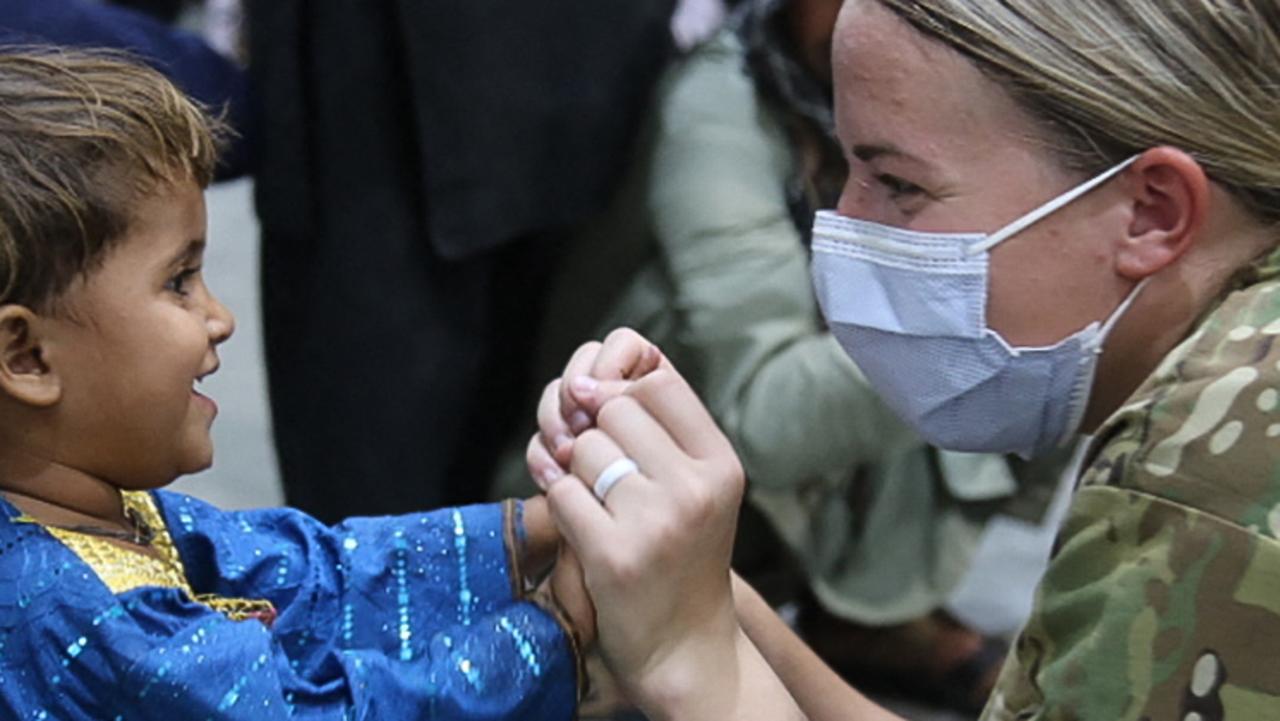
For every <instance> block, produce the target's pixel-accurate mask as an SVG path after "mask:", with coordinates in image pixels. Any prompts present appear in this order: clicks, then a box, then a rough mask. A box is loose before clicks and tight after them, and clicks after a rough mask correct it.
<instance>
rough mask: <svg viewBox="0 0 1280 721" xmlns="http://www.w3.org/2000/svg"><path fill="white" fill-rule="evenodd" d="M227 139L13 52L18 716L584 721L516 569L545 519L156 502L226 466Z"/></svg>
mask: <svg viewBox="0 0 1280 721" xmlns="http://www.w3.org/2000/svg"><path fill="white" fill-rule="evenodd" d="M216 134H217V123H216V121H211V120H210V119H209V118H207V117H206V116H205V115H204V114H203V113H202V112H201V111H200V109H198V108H197V107H196V106H195V105H193V104H192V102H191V101H190V100H188V99H187V98H186V97H184V96H183V95H182V94H181V93H179V92H178V91H177V90H175V89H174V88H173V86H171V85H170V84H169V83H168V82H167V81H166V80H164V79H163V78H162V77H161V76H160V75H159V74H157V73H156V72H154V71H152V70H149V69H147V68H145V67H142V66H139V65H137V64H134V63H132V62H129V61H127V60H125V59H122V58H121V57H119V56H114V55H108V54H102V53H83V52H62V51H52V50H43V51H41V50H21V51H9V52H3V53H0V511H2V513H0V718H5V719H63V720H66V719H121V720H123V721H136V720H140V719H165V720H166V721H170V720H172V719H207V718H218V719H283V718H304V719H396V720H399V719H418V718H433V719H434V718H440V719H463V718H465V719H516V718H519V719H562V718H563V719H567V718H571V717H573V715H574V713H575V706H576V703H575V702H576V683H575V682H576V678H577V673H578V670H577V658H576V650H575V648H574V644H573V643H572V641H571V639H570V635H569V633H568V632H567V627H565V628H562V626H561V625H560V622H559V621H558V620H557V618H558V617H557V616H553V615H552V614H549V613H548V612H546V611H544V610H543V609H542V608H541V607H540V606H538V605H536V604H534V603H532V602H530V601H528V600H525V598H524V594H523V586H524V582H523V577H522V575H521V573H520V570H519V569H520V566H521V563H522V562H524V561H527V560H529V559H530V556H531V555H539V554H540V553H541V552H545V551H546V549H547V548H549V547H552V546H554V541H546V540H539V539H540V538H542V537H543V536H546V535H549V534H548V533H546V532H544V530H543V529H544V527H546V526H547V521H546V517H545V514H544V513H543V512H542V508H541V506H536V507H535V506H533V505H530V506H529V508H528V509H527V513H526V514H524V515H525V516H526V517H525V518H524V520H522V510H521V507H520V506H519V505H517V504H515V503H508V504H506V505H503V506H477V507H470V508H458V509H445V510H442V511H439V512H436V513H428V514H421V515H411V516H402V517H391V518H363V519H352V520H350V521H348V522H346V523H344V524H341V525H339V526H336V527H333V528H326V527H323V526H321V525H320V524H319V523H317V522H316V521H314V520H313V519H311V518H309V517H307V516H305V515H303V514H301V513H298V512H295V511H290V510H263V511H251V512H237V513H231V512H223V511H219V510H217V509H215V508H212V507H210V506H208V505H206V504H204V503H201V502H199V501H197V500H194V499H191V498H187V497H184V496H180V495H177V494H173V493H167V492H165V491H159V490H155V489H157V488H160V487H161V486H164V485H165V484H167V483H169V482H170V481H172V480H173V479H174V478H175V477H177V476H179V475H181V474H184V473H191V472H193V471H198V470H200V469H202V468H205V467H207V466H208V465H209V464H210V462H211V460H212V447H211V444H210V437H209V428H210V424H211V423H212V421H213V418H214V415H215V414H216V412H217V406H216V405H215V403H214V402H213V400H211V399H209V398H207V397H206V396H204V395H202V394H201V393H199V392H198V391H196V390H195V389H194V387H193V386H194V385H195V384H198V383H199V382H200V380H201V379H203V378H204V377H206V376H208V375H209V374H211V373H213V372H215V371H216V370H217V368H218V357H217V352H216V351H217V346H218V344H220V343H221V342H223V341H225V340H226V339H227V338H228V337H229V336H230V335H231V333H232V329H233V319H232V316H231V313H230V312H229V311H228V310H227V309H226V308H225V307H224V306H222V305H221V304H220V303H219V302H218V301H217V299H216V298H214V297H213V295H212V293H211V292H210V291H209V289H208V288H207V287H206V286H205V285H204V281H203V279H202V277H201V273H200V263H201V256H202V251H203V248H204V243H205V241H204V235H205V210H204V200H203V193H202V189H203V188H204V187H205V186H206V185H207V184H208V182H209V179H210V177H211V175H212V172H213V168H214V164H215V156H216V148H215V146H216V143H215V136H216ZM304 260H305V259H301V258H300V259H299V262H304ZM388 340H389V341H393V340H394V339H388ZM371 352H372V351H371ZM353 372H358V370H357V369H353ZM343 380H344V379H342V378H335V379H334V382H335V383H340V382H343ZM317 390H318V392H323V390H322V389H317ZM353 482H356V483H358V482H359V479H353ZM535 515H536V516H537V518H536V519H535V518H534V516H535ZM535 520H536V521H538V527H537V528H534V527H533V526H532V524H533V523H534V522H535ZM526 523H528V524H530V527H529V535H528V537H526V534H525V524H526ZM535 536H537V537H538V538H535ZM535 546H536V547H535Z"/></svg>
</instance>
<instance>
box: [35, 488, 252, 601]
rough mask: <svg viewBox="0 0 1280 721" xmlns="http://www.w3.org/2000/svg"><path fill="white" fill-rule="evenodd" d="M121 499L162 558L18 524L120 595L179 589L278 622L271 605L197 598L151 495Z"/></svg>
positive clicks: (123, 495)
mask: <svg viewBox="0 0 1280 721" xmlns="http://www.w3.org/2000/svg"><path fill="white" fill-rule="evenodd" d="M120 498H121V501H122V502H123V503H124V505H125V507H126V508H128V509H130V510H132V511H133V512H134V513H136V514H138V517H139V518H141V519H142V520H143V522H144V523H146V525H147V526H149V527H150V528H151V529H153V530H154V532H155V537H154V538H153V539H152V541H151V548H152V549H154V550H155V551H156V553H157V554H159V558H157V557H156V556H152V555H149V554H145V553H141V552H139V551H133V550H130V549H128V548H124V547H121V546H119V545H117V544H114V543H110V542H108V541H106V540H104V539H102V538H99V537H97V536H92V535H89V534H85V533H76V532H75V531H68V530H65V529H61V528H54V527H51V526H45V525H44V524H41V523H40V522H39V521H38V520H36V519H33V518H31V517H29V516H26V515H23V516H22V517H19V518H16V519H14V520H15V521H20V522H26V523H36V524H39V525H41V526H42V527H43V528H44V529H45V530H46V531H48V532H49V534H50V535H52V536H53V537H54V538H57V539H58V540H59V541H61V542H62V544H63V545H65V546H66V547H67V548H69V549H71V550H72V551H73V552H74V553H75V554H76V555H77V556H79V557H80V560H82V561H84V562H85V563H86V564H88V566H89V567H90V568H92V569H93V572H94V573H96V574H97V575H98V578H100V579H102V582H103V583H104V584H106V586H107V588H109V589H111V592H112V593H114V594H117V595H118V594H121V593H124V592H126V591H132V590H133V589H135V588H141V587H143V586H159V587H161V588H176V589H179V590H181V591H182V592H183V593H185V594H187V597H188V598H191V599H193V600H195V601H198V602H200V603H203V604H204V605H206V606H208V607H210V608H212V609H213V610H215V611H218V612H219V613H222V614H224V615H226V616H227V617H228V618H230V619H232V620H234V621H243V620H245V619H250V618H256V619H259V620H263V621H264V622H266V621H267V620H268V619H272V618H274V617H275V607H274V606H272V605H271V602H270V601H265V600H258V599H247V598H225V597H222V596H218V595H216V594H196V593H195V591H193V590H192V589H191V585H190V584H189V583H188V582H187V574H186V569H184V568H183V566H182V558H181V556H179V555H178V549H177V547H176V546H174V544H173V538H172V537H171V536H170V535H169V528H168V527H167V526H166V525H165V523H164V517H163V516H161V515H160V509H158V508H156V505H155V501H154V500H153V499H152V498H151V494H150V493H147V492H145V491H121V492H120Z"/></svg>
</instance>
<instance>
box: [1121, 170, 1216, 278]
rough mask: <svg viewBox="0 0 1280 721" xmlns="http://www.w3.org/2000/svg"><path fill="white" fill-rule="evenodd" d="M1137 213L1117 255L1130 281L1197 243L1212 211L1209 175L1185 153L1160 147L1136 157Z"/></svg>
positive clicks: (1132, 175) (1132, 179) (1131, 175)
mask: <svg viewBox="0 0 1280 721" xmlns="http://www.w3.org/2000/svg"><path fill="white" fill-rule="evenodd" d="M1123 177H1125V178H1126V179H1127V180H1128V182H1129V183H1130V186H1129V187H1130V193H1131V196H1132V197H1131V200H1132V204H1133V205H1132V208H1133V213H1132V217H1131V221H1130V223H1129V228H1128V232H1127V233H1126V235H1125V237H1124V239H1123V242H1122V245H1121V247H1120V249H1119V252H1118V254H1117V257H1116V270H1117V272H1118V273H1119V274H1120V275H1122V276H1124V277H1126V278H1129V279H1130V280H1135V281H1137V280H1142V279H1143V278H1146V277H1148V276H1151V275H1154V274H1155V273H1157V272H1159V271H1160V270H1162V269H1163V268H1165V267H1166V266H1168V265H1169V264H1170V263H1173V262H1174V261H1176V260H1177V259H1178V258H1180V257H1182V254H1183V253H1185V252H1187V250H1189V249H1190V248H1191V246H1192V244H1193V243H1195V242H1196V239H1197V237H1198V236H1199V232H1200V229H1201V228H1202V227H1203V225H1204V222H1205V218H1206V217H1207V215H1208V212H1209V202H1210V200H1209V199H1210V192H1209V190H1210V189H1209V179H1208V177H1207V176H1206V175H1205V173H1204V169H1203V168H1201V167H1200V164H1199V163H1197V162H1196V160H1195V159H1194V158H1192V157H1191V156H1190V155H1188V154H1187V153H1185V152H1183V151H1181V150H1178V149H1177V148H1171V147H1168V146H1161V147H1158V148H1152V149H1150V150H1148V151H1146V152H1145V153H1143V154H1142V155H1140V156H1138V159H1137V160H1135V161H1134V162H1133V165H1132V166H1130V167H1129V169H1128V170H1127V171H1126V172H1125V174H1124V176H1123Z"/></svg>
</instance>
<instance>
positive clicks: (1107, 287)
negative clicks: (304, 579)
mask: <svg viewBox="0 0 1280 721" xmlns="http://www.w3.org/2000/svg"><path fill="white" fill-rule="evenodd" d="M833 58H834V62H835V77H836V82H835V87H836V106H837V128H838V135H839V137H840V139H841V142H842V144H843V145H844V146H845V148H846V149H847V150H848V151H849V153H850V164H851V168H850V177H849V180H848V183H847V185H846V187H845V190H844V194H843V195H842V197H841V200H840V204H839V216H842V217H843V219H842V218H840V217H833V216H826V215H820V216H819V219H818V222H817V224H816V226H815V267H814V275H815V281H816V285H817V289H818V294H819V296H820V298H821V300H822V305H823V309H824V313H825V314H826V315H827V317H828V320H829V321H830V322H831V323H832V326H833V328H835V329H836V332H837V335H838V336H839V337H841V340H842V342H843V343H844V345H845V347H846V350H848V351H850V352H851V355H853V356H854V359H855V361H857V362H858V363H859V366H860V367H861V368H862V369H863V370H864V372H866V373H867V375H868V377H869V378H870V380H871V382H872V384H873V385H874V386H875V387H877V388H878V389H880V390H881V391H882V392H883V394H884V397H885V400H886V402H887V403H888V404H889V405H891V406H892V407H894V408H895V409H896V410H897V411H898V412H899V413H900V414H901V415H902V416H903V417H904V419H905V420H907V421H908V422H910V423H911V424H912V425H913V426H914V427H915V428H916V429H917V430H918V431H919V432H920V433H921V434H922V435H923V436H925V437H926V438H929V439H930V440H933V441H935V442H939V443H943V444H947V445H951V446H954V447H958V448H962V449H965V450H987V451H997V450H999V451H1011V452H1019V453H1022V454H1024V455H1034V454H1037V453H1040V452H1042V451H1044V450H1045V449H1047V448H1051V447H1053V446H1054V445H1055V444H1057V443H1060V442H1062V441H1063V440H1064V438H1066V437H1069V436H1070V435H1071V434H1072V432H1074V431H1083V432H1092V433H1094V434H1095V435H1096V441H1095V445H1094V447H1093V449H1092V451H1091V454H1090V458H1089V461H1088V465H1087V466H1086V470H1085V472H1084V475H1083V477H1082V479H1081V482H1080V485H1081V488H1080V490H1079V491H1078V492H1077V495H1076V498H1075V500H1074V504H1073V508H1072V510H1071V512H1070V514H1069V516H1068V518H1067V520H1066V522H1065V525H1064V528H1063V530H1062V533H1061V536H1060V538H1059V542H1058V544H1057V549H1056V551H1055V555H1054V558H1053V559H1052V561H1051V562H1050V566H1049V569H1048V572H1047V574H1046V576H1045V578H1044V580H1043V581H1042V584H1041V588H1040V591H1039V594H1038V600H1037V608H1036V611H1035V613H1034V615H1033V617H1032V619H1031V620H1030V622H1029V623H1028V625H1027V627H1026V628H1025V629H1024V631H1023V632H1022V634H1021V635H1020V637H1019V639H1018V642H1017V646H1016V648H1015V651H1014V652H1013V653H1012V654H1011V656H1010V659H1009V660H1008V662H1007V663H1006V666H1005V669H1004V672H1003V674H1002V677H1001V680H1000V682H999V684H998V685H997V689H996V691H995V694H994V695H993V697H992V700H991V702H990V703H989V704H988V706H987V710H986V716H987V717H988V718H997V719H1004V718H1015V717H1016V718H1106V719H1118V718H1144V717H1146V718H1178V719H1182V718H1187V719H1192V718H1199V719H1210V718H1253V717H1258V716H1261V715H1263V714H1265V713H1269V712H1270V711H1271V710H1272V709H1274V708H1275V704H1276V703H1277V702H1278V701H1280V680H1277V676H1276V674H1275V673H1274V671H1273V664H1271V663H1269V661H1270V656H1271V651H1270V649H1272V648H1274V647H1275V643H1276V642H1277V641H1280V605H1277V604H1276V602H1275V600H1274V599H1276V598H1277V597H1280V544H1278V543H1277V540H1276V539H1277V536H1278V535H1280V511H1278V510H1277V506H1276V500H1277V498H1280V482H1278V481H1277V478H1280V443H1277V442H1276V438H1277V437H1280V415H1278V414H1277V405H1278V403H1280V398H1278V397H1277V396H1278V395H1280V394H1278V393H1277V388H1280V343H1277V342H1276V336H1277V335H1280V293H1278V292H1277V289H1278V288H1280V250H1277V231H1276V222H1277V221H1278V220H1280V161H1277V160H1276V158H1277V153H1280V117H1277V116H1278V115H1280V103H1277V99H1278V98H1277V91H1276V88H1277V87H1280V4H1277V3H1276V2H1274V0H1267V1H1265V2H1263V1H1255V2H1247V1H1245V0H1176V1H1170V0H1131V1H1130V2H1127V3H1123V4H1120V3H1113V2H1108V1H1107V0H1077V1H1076V2H1072V3H1069V4H1068V3H1051V2H1048V1H1047V0H1042V1H1040V2H1032V1H1030V0H1024V1H1022V2H1016V3H1012V2H996V1H995V0H969V1H967V2H965V1H962V0H850V1H849V2H848V3H847V4H846V6H845V9H844V10H843V12H842V14H841V18H840V21H839V24H838V28H837V33H836V41H835V48H834V53H833ZM854 98H856V99H857V102H856V103H855V102H853V99H854ZM1028 211H1033V212H1031V213H1030V214H1028ZM850 218H857V219H859V220H860V221H863V222H854V221H850V220H848V219H850ZM904 230H906V231H914V232H903V231H904ZM644 357H653V354H652V351H645V344H644V343H643V342H639V341H638V340H637V339H636V338H635V337H634V336H631V335H627V334H617V335H615V336H613V337H611V338H610V339H608V340H607V341H606V343H605V344H604V346H603V347H602V348H596V347H588V348H586V349H585V350H584V351H583V352H582V353H580V354H579V355H578V356H577V357H575V359H574V361H572V362H571V364H570V367H569V368H568V369H567V370H566V378H567V379H568V382H567V383H566V384H565V385H566V388H567V389H568V390H567V391H566V393H565V394H564V395H563V397H552V398H549V399H548V401H547V403H545V404H544V408H543V412H542V416H541V417H542V418H543V419H544V421H543V432H544V434H545V433H546V432H547V431H549V430H555V429H556V427H557V424H558V421H555V420H554V416H555V411H557V410H560V409H561V408H563V409H564V410H575V409H576V408H577V407H578V406H579V405H581V406H585V407H586V408H587V409H589V410H598V415H597V428H596V429H594V430H591V431H588V432H586V433H583V434H582V435H580V436H579V437H578V438H577V440H576V441H575V443H574V447H573V449H572V457H571V459H568V460H569V470H570V471H571V474H570V475H567V476H564V477H562V478H560V479H558V480H556V481H554V482H552V483H550V484H549V495H550V500H551V504H552V508H553V513H554V514H555V515H556V517H557V518H558V519H559V521H560V524H561V527H562V529H563V530H564V531H565V533H566V535H567V536H568V538H569V540H570V543H571V545H573V546H574V548H575V550H577V552H578V553H579V555H580V557H581V559H582V562H583V565H584V568H585V574H586V583H587V587H588V589H589V591H590V593H591V595H592V597H593V598H594V601H595V603H596V607H597V609H598V613H599V626H600V641H601V644H602V649H603V652H604V654H605V657H606V659H607V660H608V662H609V663H610V665H611V667H612V669H613V670H614V671H615V673H616V674H617V675H619V676H620V677H621V678H622V679H623V680H624V682H625V683H626V685H627V687H628V690H629V691H630V692H631V693H632V695H633V696H634V698H635V699H636V700H637V701H638V703H640V704H641V706H642V707H643V708H645V710H646V711H648V712H649V713H650V714H651V715H652V716H653V717H655V718H680V719H696V718H727V717H732V718H762V719H763V718H769V719H779V718H801V717H802V716H803V715H808V716H809V717H811V718H832V719H834V718H874V717H877V716H879V715H883V714H884V713H885V712H883V711H882V710H880V709H877V708H876V707H874V706H873V705H872V704H870V703H869V702H867V701H866V700H865V699H863V698H862V697H861V696H859V695H858V694H857V693H856V692H854V691H852V690H851V689H848V688H847V687H844V686H843V685H842V684H840V683H839V682H838V681H837V680H835V679H834V677H833V676H832V675H831V674H830V673H829V672H826V671H825V670H823V669H822V668H821V666H820V664H819V663H818V662H817V661H816V659H814V658H813V657H812V655H811V654H810V653H808V652H807V651H806V650H805V649H804V648H803V647H802V646H801V645H800V644H799V643H798V642H796V641H795V639H794V638H793V637H791V636H790V635H789V634H788V632H787V631H785V629H783V628H782V627H781V626H780V624H779V623H778V622H777V620H776V619H775V618H773V617H772V616H771V615H770V614H769V613H768V612H767V609H764V608H762V607H761V605H760V604H759V602H758V599H756V598H755V597H754V596H753V595H752V594H751V593H750V591H749V589H745V588H737V589H733V590H731V584H730V575H729V573H728V567H727V558H728V547H729V542H730V539H731V538H732V532H733V517H734V513H735V510H736V504H737V501H738V498H739V496H740V493H741V472H740V470H739V467H738V465H737V463H736V461H735V459H734V456H733V453H732V450H731V449H730V448H729V446H728V445H727V443H726V442H725V441H724V439H723V436H722V435H720V434H719V433H718V431H716V430H715V429H714V426H713V425H712V423H711V421H710V419H709V416H708V415H707V414H706V412H705V411H704V410H703V409H702V408H701V406H700V405H699V404H698V403H697V402H696V400H695V398H694V397H693V395H692V393H691V392H690V391H689V390H688V386H687V385H685V384H684V383H683V381H681V380H680V378H679V376H678V375H676V374H675V372H674V370H673V369H671V368H669V367H668V368H665V369H658V370H657V371H656V372H652V373H648V374H646V375H644V376H643V377H641V378H640V379H639V380H638V381H636V382H634V383H631V384H627V383H626V382H623V383H618V382H616V381H612V380H609V379H616V378H627V377H636V376H637V373H636V372H635V371H636V370H648V369H647V368H645V367H638V365H639V364H637V363H636V362H635V359H636V358H644ZM584 375H592V376H595V377H596V378H597V379H605V380H606V381H607V382H604V383H601V382H600V381H599V380H592V379H590V378H582V377H580V376H584ZM619 392H621V393H622V395H621V396H620V397H615V396H617V394H618V393H619ZM606 401H607V402H606ZM548 419H550V420H548ZM628 457H629V458H631V459H634V463H635V465H636V467H637V470H634V471H631V472H623V471H627V470H628V469H629V468H630V466H627V465H622V464H620V459H624V458H628ZM563 459H564V458H563V457H562V460H563ZM534 462H535V466H537V465H539V464H541V465H543V466H546V465H547V464H550V463H551V460H550V457H549V456H548V455H546V454H543V455H541V456H539V455H538V454H534ZM541 470H546V468H545V467H544V468H542V469H541ZM578 479H585V482H583V481H579V480H578ZM600 481H604V482H605V483H604V484H603V485H604V486H605V487H603V488H601V487H599V485H598V482H600ZM586 484H592V485H596V486H597V487H596V489H595V490H597V491H598V492H599V495H602V496H604V498H605V500H604V503H603V505H602V504H600V503H597V502H596V500H595V498H593V497H592V492H591V490H588V487H587V485H586ZM735 604H736V608H735ZM735 670H736V672H735Z"/></svg>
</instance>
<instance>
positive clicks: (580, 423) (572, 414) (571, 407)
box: [559, 341, 601, 435]
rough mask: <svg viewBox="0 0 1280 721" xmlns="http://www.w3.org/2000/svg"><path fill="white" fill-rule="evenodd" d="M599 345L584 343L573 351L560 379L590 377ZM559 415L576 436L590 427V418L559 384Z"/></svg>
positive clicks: (565, 387) (597, 343) (563, 386)
mask: <svg viewBox="0 0 1280 721" xmlns="http://www.w3.org/2000/svg"><path fill="white" fill-rule="evenodd" d="M600 348H601V344H600V342H599V341H591V342H590V343H584V344H582V345H581V346H579V347H578V350H576V351H574V353H573V357H571V358H570V359H569V363H568V364H567V365H566V366H565V368H564V375H563V376H562V378H576V377H577V376H581V375H590V374H591V369H592V367H593V366H594V365H595V360H596V355H597V354H599V352H600ZM559 396H560V415H561V417H562V418H563V419H564V422H565V423H566V424H567V425H568V427H569V430H570V431H572V432H573V434H574V435H577V434H579V433H581V432H583V431H585V430H587V429H588V428H590V427H591V423H592V418H591V416H590V415H588V413H587V412H586V411H585V410H583V409H582V408H581V407H580V406H579V404H578V402H577V400H575V399H574V398H573V396H572V395H570V393H569V389H568V387H567V386H566V385H565V384H563V383H562V384H560V389H559Z"/></svg>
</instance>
